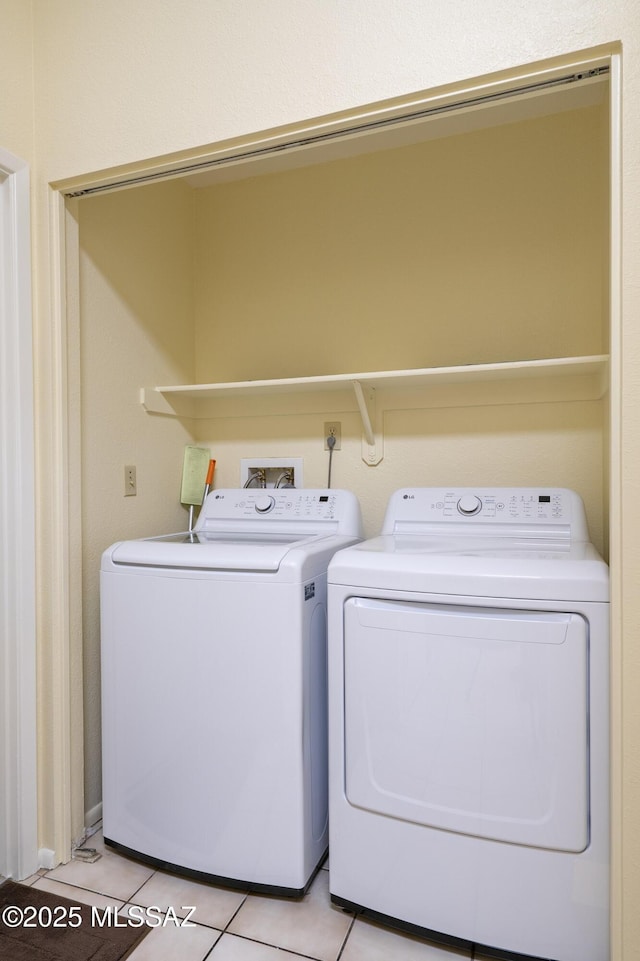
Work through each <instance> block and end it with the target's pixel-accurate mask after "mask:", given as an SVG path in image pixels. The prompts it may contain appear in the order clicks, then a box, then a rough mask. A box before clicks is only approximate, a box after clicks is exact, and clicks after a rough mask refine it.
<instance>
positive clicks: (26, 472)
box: [0, 149, 38, 880]
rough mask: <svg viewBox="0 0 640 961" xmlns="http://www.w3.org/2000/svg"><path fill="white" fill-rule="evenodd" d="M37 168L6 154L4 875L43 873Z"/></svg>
mask: <svg viewBox="0 0 640 961" xmlns="http://www.w3.org/2000/svg"><path fill="white" fill-rule="evenodd" d="M34 487H35V485H34V423H33V355H32V314H31V240H30V204H29V168H28V166H27V164H26V163H25V162H24V161H22V160H20V159H19V158H18V157H15V156H13V155H12V154H10V153H8V152H7V151H5V150H2V149H0V530H1V531H2V539H1V541H0V874H2V875H5V876H7V877H12V878H14V879H16V880H21V879H24V878H26V877H28V876H29V875H30V874H32V873H33V872H34V871H35V870H36V869H37V867H38V847H37V766H36V588H35V496H34Z"/></svg>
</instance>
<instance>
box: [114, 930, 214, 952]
mask: <svg viewBox="0 0 640 961" xmlns="http://www.w3.org/2000/svg"><path fill="white" fill-rule="evenodd" d="M220 933H221V932H220V931H214V929H213V928H205V927H202V925H200V924H197V925H195V927H192V928H178V927H176V926H175V925H173V924H171V925H167V926H165V927H156V928H153V930H152V931H151V933H150V934H148V935H147V936H146V938H145V939H144V941H142V942H141V943H140V944H139V945H138V947H137V948H136V949H135V950H134V951H133V952H132V953H131V954H130V955H129V956H128V958H127V961H203V959H204V958H206V957H207V955H208V954H209V952H210V951H211V948H212V947H213V946H214V944H215V943H216V941H217V940H218V938H219V937H220Z"/></svg>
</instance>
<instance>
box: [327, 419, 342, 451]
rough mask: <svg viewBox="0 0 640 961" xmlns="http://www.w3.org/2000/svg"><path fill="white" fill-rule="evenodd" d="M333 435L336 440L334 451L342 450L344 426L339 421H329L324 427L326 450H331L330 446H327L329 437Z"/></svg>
mask: <svg viewBox="0 0 640 961" xmlns="http://www.w3.org/2000/svg"><path fill="white" fill-rule="evenodd" d="M331 435H333V436H334V437H335V439H336V442H335V444H334V447H333V449H334V450H340V444H341V440H342V424H341V423H340V421H339V420H332V421H328V422H327V423H326V424H325V425H324V449H325V450H329V445H328V444H327V437H330V436H331Z"/></svg>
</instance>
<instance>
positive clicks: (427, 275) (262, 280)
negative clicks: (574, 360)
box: [196, 105, 608, 383]
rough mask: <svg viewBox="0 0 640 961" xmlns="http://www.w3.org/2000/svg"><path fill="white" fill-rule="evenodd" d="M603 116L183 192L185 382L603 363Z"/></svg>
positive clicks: (501, 129)
mask: <svg viewBox="0 0 640 961" xmlns="http://www.w3.org/2000/svg"><path fill="white" fill-rule="evenodd" d="M607 117H608V112H607V110H606V105H605V107H602V106H598V107H589V108H583V109H578V110H575V111H571V112H566V113H559V114H555V115H552V116H548V117H542V118H539V119H536V120H528V121H524V122H521V123H510V124H506V125H504V126H498V127H494V128H491V129H484V130H480V131H475V132H473V133H468V134H462V135H459V136H452V137H447V138H444V139H437V140H430V141H428V142H426V143H423V144H416V145H414V146H410V147H403V148H399V149H393V150H385V151H380V152H378V153H374V154H371V155H368V156H364V157H362V156H360V157H353V158H351V159H348V160H340V161H334V162H332V163H325V164H319V165H315V166H312V167H306V168H303V169H299V170H293V171H285V172H283V173H278V174H269V175H266V176H263V177H252V178H250V179H247V180H242V181H239V182H235V183H231V184H222V185H219V186H213V187H208V188H205V189H200V190H198V192H197V204H196V213H197V223H198V231H199V243H198V248H197V252H198V257H199V261H198V265H197V269H196V280H197V286H196V310H197V328H196V347H197V364H196V378H197V382H198V383H210V382H212V381H235V380H249V379H254V378H256V379H260V378H268V377H296V376H297V377H302V376H306V375H309V376H310V375H314V374H329V373H348V372H353V371H363V370H393V369H402V368H405V367H439V366H447V365H455V364H470V363H492V362H494V363H495V362H499V361H508V360H524V359H535V358H542V357H555V356H572V355H577V354H597V353H601V352H602V351H605V352H606V350H607V342H608V326H607V324H606V323H604V324H603V316H604V317H606V316H607V314H606V305H605V301H606V293H607V291H608V274H607V272H606V271H603V262H604V260H605V257H606V251H607V248H608V231H607V211H608V201H607V188H608V166H607V165H606V160H605V157H604V156H603V144H604V145H606V143H607V123H608V120H607ZM585 158H589V162H588V163H587V162H585Z"/></svg>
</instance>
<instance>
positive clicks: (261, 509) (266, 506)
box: [255, 494, 276, 514]
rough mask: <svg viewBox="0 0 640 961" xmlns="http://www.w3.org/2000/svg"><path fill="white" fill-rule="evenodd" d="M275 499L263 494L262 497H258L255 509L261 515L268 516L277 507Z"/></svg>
mask: <svg viewBox="0 0 640 961" xmlns="http://www.w3.org/2000/svg"><path fill="white" fill-rule="evenodd" d="M275 503H276V501H275V497H271V495H270V494H262V495H261V496H260V497H256V502H255V508H256V510H257V512H258V513H259V514H268V513H269V511H272V510H273V508H274V507H275Z"/></svg>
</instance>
